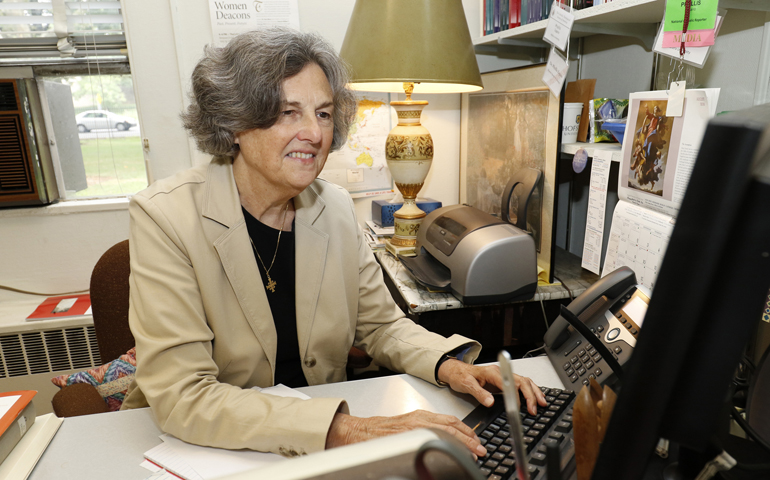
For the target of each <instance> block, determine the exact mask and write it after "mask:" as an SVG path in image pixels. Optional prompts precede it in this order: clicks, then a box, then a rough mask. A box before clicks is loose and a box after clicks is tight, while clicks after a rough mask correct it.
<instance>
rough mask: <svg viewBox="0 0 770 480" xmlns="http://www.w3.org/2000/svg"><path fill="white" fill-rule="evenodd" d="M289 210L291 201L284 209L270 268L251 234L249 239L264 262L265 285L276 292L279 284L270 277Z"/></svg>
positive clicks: (260, 260) (260, 259)
mask: <svg viewBox="0 0 770 480" xmlns="http://www.w3.org/2000/svg"><path fill="white" fill-rule="evenodd" d="M288 211H289V202H286V207H284V209H283V220H282V221H281V228H280V229H279V230H278V241H277V242H276V243H275V252H274V253H273V261H272V262H270V268H268V267H266V266H265V262H263V261H262V257H261V256H260V255H259V250H257V246H256V245H254V240H252V239H251V235H249V241H250V242H251V246H252V248H254V251H255V252H256V253H257V258H258V259H259V263H261V264H262V268H264V269H265V275H267V284H266V285H265V288H266V289H268V290H270V291H271V292H272V293H275V286H276V285H278V284H277V283H275V280H273V279H272V278H270V269H272V268H273V264H274V263H275V257H276V255H278V246H279V245H280V244H281V234H282V233H283V224H284V223H286V213H287V212H288Z"/></svg>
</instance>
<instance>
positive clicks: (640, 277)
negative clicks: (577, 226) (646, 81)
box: [594, 88, 719, 290]
mask: <svg viewBox="0 0 770 480" xmlns="http://www.w3.org/2000/svg"><path fill="white" fill-rule="evenodd" d="M718 98H719V89H718V88H706V89H693V90H686V92H685V97H684V107H683V110H682V115H681V116H676V117H674V116H670V117H669V116H667V115H666V112H667V108H669V100H668V93H667V92H666V91H654V92H640V93H632V94H631V95H630V96H629V114H628V120H627V123H626V131H625V135H624V139H623V146H622V158H621V161H620V168H619V174H618V204H617V206H616V207H615V211H614V213H613V215H612V226H611V227H610V235H609V240H608V242H607V252H606V255H605V259H604V268H603V270H602V276H604V275H606V274H607V273H609V272H612V271H613V270H615V269H617V268H620V267H622V266H628V267H629V268H631V269H632V270H633V271H634V273H636V278H637V282H638V283H639V284H641V285H644V286H645V287H647V288H649V289H650V290H652V289H653V288H654V286H655V280H656V278H657V274H658V269H659V268H660V264H661V263H662V261H663V255H664V253H665V250H666V247H667V246H668V241H669V239H670V236H671V232H672V231H673V229H674V224H675V223H676V215H677V213H678V211H679V206H680V205H681V203H682V199H683V198H684V194H685V191H686V189H687V185H688V183H689V179H690V173H691V172H692V169H693V166H694V165H695V160H696V159H697V156H698V149H699V148H700V144H701V141H702V140H703V134H704V133H705V131H706V126H707V124H708V121H709V119H710V118H711V117H713V116H714V114H715V112H716V105H717V100H718ZM594 248H595V246H594ZM598 251H599V252H601V245H599V246H598Z"/></svg>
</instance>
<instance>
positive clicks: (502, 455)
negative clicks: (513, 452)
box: [492, 452, 505, 462]
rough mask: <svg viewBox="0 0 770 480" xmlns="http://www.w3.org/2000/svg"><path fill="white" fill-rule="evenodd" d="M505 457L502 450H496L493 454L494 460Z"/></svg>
mask: <svg viewBox="0 0 770 480" xmlns="http://www.w3.org/2000/svg"><path fill="white" fill-rule="evenodd" d="M504 458H505V454H504V453H501V452H495V453H493V454H492V460H497V461H498V462H499V461H500V460H502V459H504Z"/></svg>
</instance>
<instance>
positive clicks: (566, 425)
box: [555, 421, 572, 433]
mask: <svg viewBox="0 0 770 480" xmlns="http://www.w3.org/2000/svg"><path fill="white" fill-rule="evenodd" d="M555 430H556V431H557V432H564V433H567V432H569V431H570V430H572V422H564V421H562V422H559V423H557V424H556V428H555Z"/></svg>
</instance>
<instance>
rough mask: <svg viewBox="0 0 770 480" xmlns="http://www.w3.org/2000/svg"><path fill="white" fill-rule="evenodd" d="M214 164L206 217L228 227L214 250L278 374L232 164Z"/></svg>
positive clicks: (264, 297) (271, 329) (270, 324)
mask: <svg viewBox="0 0 770 480" xmlns="http://www.w3.org/2000/svg"><path fill="white" fill-rule="evenodd" d="M215 162H216V161H214V162H212V163H211V165H210V167H209V171H208V179H207V189H206V194H205V196H206V198H205V200H204V205H203V216H204V217H206V218H209V219H210V220H213V221H215V222H217V223H219V224H221V225H223V226H224V227H226V228H224V229H223V232H222V234H221V235H220V236H219V237H218V238H217V239H216V240H215V241H214V249H215V250H216V251H217V254H218V255H219V259H220V261H221V262H222V268H223V269H224V271H225V274H226V275H227V279H228V280H229V282H230V286H231V287H232V289H233V291H234V292H235V296H236V298H237V299H238V303H239V304H240V306H241V310H242V311H243V314H244V316H245V317H246V320H247V321H248V322H249V326H250V327H251V330H252V331H253V332H254V335H255V336H256V337H257V341H259V343H260V345H261V346H262V349H263V350H264V352H265V356H266V357H267V358H268V360H269V362H270V368H271V369H272V371H273V373H275V358H276V352H277V345H278V337H277V334H276V331H275V325H274V323H273V321H272V314H271V312H270V304H269V303H268V301H267V295H266V294H265V289H264V288H263V286H262V276H261V275H260V274H259V270H258V267H257V263H256V260H255V258H254V251H253V250H252V247H251V242H250V241H249V232H248V230H247V228H246V222H245V221H244V219H243V213H242V212H241V202H240V198H239V197H238V188H237V187H236V185H235V179H234V178H233V173H232V172H233V169H232V165H227V164H224V165H223V164H217V163H215Z"/></svg>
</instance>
